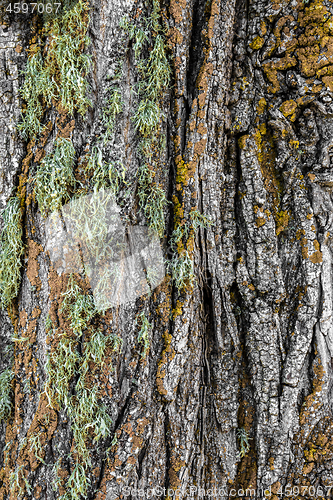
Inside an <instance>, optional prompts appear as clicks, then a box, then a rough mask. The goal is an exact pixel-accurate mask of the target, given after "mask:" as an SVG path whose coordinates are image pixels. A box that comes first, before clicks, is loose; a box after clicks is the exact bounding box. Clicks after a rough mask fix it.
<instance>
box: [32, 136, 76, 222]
mask: <svg viewBox="0 0 333 500" xmlns="http://www.w3.org/2000/svg"><path fill="white" fill-rule="evenodd" d="M74 156H75V149H74V146H73V144H72V142H71V141H70V140H69V139H63V138H59V139H57V141H56V143H55V147H54V151H52V152H51V153H49V154H48V155H46V156H45V157H44V158H43V160H42V161H41V162H40V163H39V164H38V165H37V173H36V176H35V184H36V196H37V201H38V205H39V209H40V211H41V214H42V215H43V217H46V216H47V215H48V213H49V212H54V211H56V210H59V209H60V208H61V206H62V205H63V203H65V202H66V201H68V199H69V192H68V188H69V187H72V188H73V187H74V186H75V178H74V175H73V161H74Z"/></svg>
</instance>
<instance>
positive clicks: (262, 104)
mask: <svg viewBox="0 0 333 500" xmlns="http://www.w3.org/2000/svg"><path fill="white" fill-rule="evenodd" d="M266 106H267V102H266V99H265V98H264V97H262V98H261V99H259V102H258V104H257V113H258V115H262V114H263V113H264V111H265V109H266Z"/></svg>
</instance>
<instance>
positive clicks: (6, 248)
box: [0, 197, 24, 307]
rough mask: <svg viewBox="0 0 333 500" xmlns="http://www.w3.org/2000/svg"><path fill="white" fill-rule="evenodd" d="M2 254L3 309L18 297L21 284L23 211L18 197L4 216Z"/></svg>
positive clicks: (1, 289)
mask: <svg viewBox="0 0 333 500" xmlns="http://www.w3.org/2000/svg"><path fill="white" fill-rule="evenodd" d="M2 217H3V224H4V227H3V231H2V234H1V253H0V293H1V304H2V306H3V307H6V306H8V304H9V303H10V302H11V301H12V300H13V299H14V298H15V297H16V295H17V294H18V290H19V287H20V283H21V272H20V271H21V260H22V256H23V251H24V248H23V243H22V220H21V219H22V210H21V207H20V200H19V199H18V198H17V197H13V198H10V199H9V201H8V203H7V206H6V209H5V210H4V212H3V214H2Z"/></svg>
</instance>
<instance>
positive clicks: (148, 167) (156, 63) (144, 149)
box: [121, 0, 171, 237]
mask: <svg viewBox="0 0 333 500" xmlns="http://www.w3.org/2000/svg"><path fill="white" fill-rule="evenodd" d="M160 19H161V15H160V6H159V1H158V0H153V2H152V12H151V14H150V16H149V17H147V18H145V17H143V16H141V18H140V20H139V21H140V25H139V26H138V25H137V24H136V25H134V24H133V23H131V22H130V21H129V20H128V19H123V20H122V22H121V27H122V28H123V29H124V30H125V31H126V33H127V34H128V36H129V39H130V40H132V41H133V42H134V45H133V49H134V56H135V61H136V68H137V71H138V77H139V81H138V84H137V89H136V93H137V95H138V99H139V102H138V106H137V108H136V110H135V113H134V116H133V117H132V120H133V123H134V125H135V128H136V129H137V131H138V132H139V134H140V136H141V140H140V144H139V147H138V151H139V152H140V157H141V158H140V160H141V166H140V168H139V172H138V197H139V204H140V207H141V209H142V211H143V213H144V216H145V218H146V220H147V223H148V226H149V227H150V228H151V229H152V230H154V231H155V232H156V233H157V234H158V235H159V236H160V237H163V236H164V229H165V221H164V209H165V206H166V204H167V199H166V196H165V193H164V191H163V189H162V187H161V186H160V185H159V183H158V182H157V180H156V179H155V177H156V176H157V172H158V170H159V169H160V168H161V166H162V165H161V160H160V152H161V151H162V150H163V149H164V148H165V144H166V141H165V137H164V136H163V135H162V133H161V120H163V118H164V116H163V112H162V109H161V102H162V99H163V96H164V94H165V92H166V90H167V89H168V87H169V84H170V77H171V70H170V65H169V61H168V58H167V56H166V49H165V41H164V32H163V29H162V27H161V25H160Z"/></svg>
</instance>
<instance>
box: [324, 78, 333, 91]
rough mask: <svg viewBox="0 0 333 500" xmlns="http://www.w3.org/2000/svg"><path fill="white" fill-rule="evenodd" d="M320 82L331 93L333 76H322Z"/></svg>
mask: <svg viewBox="0 0 333 500" xmlns="http://www.w3.org/2000/svg"><path fill="white" fill-rule="evenodd" d="M322 80H323V82H324V84H325V85H326V87H327V88H329V89H330V91H331V92H333V76H324V77H323V78H322Z"/></svg>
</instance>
